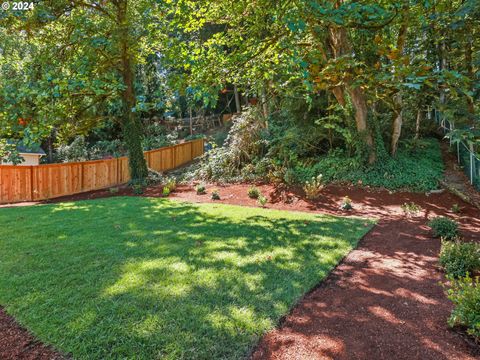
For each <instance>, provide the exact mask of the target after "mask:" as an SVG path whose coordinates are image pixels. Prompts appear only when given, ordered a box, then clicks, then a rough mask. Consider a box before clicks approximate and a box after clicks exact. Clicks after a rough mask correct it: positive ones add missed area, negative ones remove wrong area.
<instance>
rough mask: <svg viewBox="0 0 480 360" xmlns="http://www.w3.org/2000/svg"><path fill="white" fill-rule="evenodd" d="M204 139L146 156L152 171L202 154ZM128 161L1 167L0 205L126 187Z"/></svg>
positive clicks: (169, 167) (184, 162) (128, 174)
mask: <svg viewBox="0 0 480 360" xmlns="http://www.w3.org/2000/svg"><path fill="white" fill-rule="evenodd" d="M203 146H204V143H203V139H198V140H193V141H189V142H185V143H183V144H177V145H174V146H169V147H165V148H161V149H157V150H151V151H146V152H145V159H146V161H147V165H148V167H149V168H151V169H154V170H156V171H167V170H172V169H174V168H176V167H179V166H181V165H184V164H186V163H188V162H190V161H192V160H193V159H195V158H196V157H198V156H200V155H202V154H203ZM128 180H130V171H129V168H128V158H127V157H120V158H116V159H106V160H95V161H83V162H74V163H62V164H47V165H37V166H12V165H0V204H5V203H15V202H22V201H37V200H45V199H50V198H55V197H59V196H65V195H73V194H78V193H82V192H85V191H91V190H98V189H104V188H108V187H111V186H115V185H120V184H125V183H126V182H128Z"/></svg>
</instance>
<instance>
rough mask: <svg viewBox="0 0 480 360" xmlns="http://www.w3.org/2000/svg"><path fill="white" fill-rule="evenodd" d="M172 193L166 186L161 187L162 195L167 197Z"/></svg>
mask: <svg viewBox="0 0 480 360" xmlns="http://www.w3.org/2000/svg"><path fill="white" fill-rule="evenodd" d="M171 192H172V191H171V190H170V188H169V187H168V186H164V187H163V190H162V195H163V196H165V197H167V196H168V195H170V193H171Z"/></svg>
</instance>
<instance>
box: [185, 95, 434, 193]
mask: <svg viewBox="0 0 480 360" xmlns="http://www.w3.org/2000/svg"><path fill="white" fill-rule="evenodd" d="M305 106H307V104H305ZM295 116H297V117H295ZM298 116H299V115H298V114H297V115H296V114H295V113H294V112H282V113H279V114H276V115H272V116H270V117H269V118H268V126H267V123H266V122H265V121H266V120H265V119H262V116H261V114H260V113H259V112H258V111H257V110H255V109H249V110H248V111H246V112H244V113H243V114H242V115H241V116H238V117H236V118H235V119H234V123H233V126H232V127H231V129H230V132H229V134H228V137H227V138H226V140H225V142H224V144H223V146H220V147H216V148H214V149H213V150H211V151H209V152H208V153H207V154H206V155H205V156H204V158H203V160H202V162H201V164H200V165H199V168H198V169H197V170H196V172H195V174H194V176H195V177H197V178H202V179H205V180H210V181H219V182H242V181H247V182H252V181H267V182H274V183H285V184H288V185H307V184H309V183H312V182H315V181H317V180H318V177H319V176H321V178H322V183H352V184H358V185H362V186H372V187H380V188H386V189H389V190H405V189H406V190H413V191H428V190H432V189H436V188H437V187H438V181H439V179H441V177H442V174H443V161H442V157H441V152H440V145H439V142H438V140H436V139H434V138H427V139H421V140H412V141H404V142H402V143H401V144H400V148H399V150H398V152H397V154H396V156H395V157H391V156H390V155H389V154H388V153H387V152H386V150H385V148H384V139H383V138H382V136H381V134H379V135H378V136H377V138H376V140H375V141H376V144H377V147H378V150H377V154H378V155H377V156H378V159H377V161H376V162H375V163H374V164H368V163H367V152H366V151H364V149H363V148H362V143H361V141H360V139H357V140H355V135H354V129H349V128H348V127H347V128H345V129H342V131H340V130H339V133H338V134H335V135H334V134H330V135H331V137H330V138H329V137H328V136H327V134H325V133H324V125H322V124H319V123H318V121H312V120H310V121H305V122H302V121H300V120H299V118H298ZM332 143H333V144H335V145H333V144H332Z"/></svg>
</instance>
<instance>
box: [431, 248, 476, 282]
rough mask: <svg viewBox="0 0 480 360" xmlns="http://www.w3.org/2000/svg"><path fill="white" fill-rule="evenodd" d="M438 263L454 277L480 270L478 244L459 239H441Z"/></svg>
mask: <svg viewBox="0 0 480 360" xmlns="http://www.w3.org/2000/svg"><path fill="white" fill-rule="evenodd" d="M440 265H442V267H443V268H444V269H445V272H446V273H447V274H448V275H450V276H453V277H455V278H458V277H463V276H465V275H467V273H470V274H473V273H476V272H478V271H480V245H479V244H477V243H465V242H459V241H455V242H454V241H442V248H441V250H440Z"/></svg>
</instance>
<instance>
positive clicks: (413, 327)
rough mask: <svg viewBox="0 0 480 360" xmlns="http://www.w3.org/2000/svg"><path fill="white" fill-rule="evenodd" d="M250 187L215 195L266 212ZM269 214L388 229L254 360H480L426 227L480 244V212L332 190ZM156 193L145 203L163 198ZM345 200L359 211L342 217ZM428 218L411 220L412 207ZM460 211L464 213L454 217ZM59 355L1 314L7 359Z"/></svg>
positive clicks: (182, 193)
mask: <svg viewBox="0 0 480 360" xmlns="http://www.w3.org/2000/svg"><path fill="white" fill-rule="evenodd" d="M249 187H250V185H245V184H239V185H229V186H218V185H208V186H207V192H209V193H210V192H211V191H212V190H213V189H217V190H218V192H219V193H220V196H221V200H216V201H217V202H221V203H229V204H236V205H245V206H258V205H257V204H256V200H253V199H250V198H248V196H247V190H248V188H249ZM258 188H259V189H260V190H261V191H262V193H263V194H264V195H266V196H267V197H268V199H269V203H268V204H267V205H266V207H267V208H275V209H284V210H292V211H309V212H319V213H320V212H321V213H329V214H334V215H340V216H363V217H374V218H377V219H379V222H378V225H377V226H376V227H375V228H374V229H373V230H372V231H371V232H370V233H369V234H367V235H366V236H365V237H364V238H363V239H362V241H361V242H360V244H359V246H358V248H357V249H355V250H353V251H352V252H351V253H350V254H349V255H348V256H347V257H346V258H345V259H344V260H343V261H342V262H341V264H339V265H338V266H337V268H336V269H335V270H334V271H333V272H332V273H331V274H330V275H329V276H328V278H327V279H326V280H325V281H324V282H322V283H321V284H319V285H318V287H316V288H315V289H313V290H312V291H310V292H309V293H308V294H306V295H305V296H304V297H303V298H302V299H301V300H300V301H299V303H298V304H297V305H296V306H295V307H294V308H293V309H292V311H291V312H290V314H288V315H287V316H285V317H284V319H283V320H282V321H281V324H280V325H279V327H278V328H276V329H274V330H272V331H271V332H270V333H268V334H266V335H265V336H264V337H263V338H262V339H261V341H260V343H259V344H258V346H257V347H256V348H255V349H253V351H252V353H251V358H252V359H289V360H293V359H394V358H395V359H475V358H479V357H480V351H479V347H478V346H477V345H475V344H473V343H472V341H468V339H467V338H466V337H465V335H463V334H462V333H461V332H458V331H455V330H452V329H449V328H448V327H447V324H446V320H447V318H448V316H449V314H450V311H451V310H452V304H451V303H450V301H449V300H448V299H447V298H446V296H445V293H444V290H443V288H442V287H441V285H440V283H441V282H444V281H445V278H444V276H443V273H442V271H441V269H440V268H439V265H438V254H439V250H440V241H439V240H438V239H434V238H432V236H431V232H430V231H429V228H428V227H427V226H426V223H427V221H428V219H429V218H431V217H433V216H439V215H442V216H445V215H446V216H449V217H452V218H454V219H455V220H457V221H458V222H459V223H460V230H461V233H462V235H463V237H464V239H465V240H466V241H477V242H480V210H479V209H478V208H476V207H474V206H472V205H470V204H468V203H466V202H463V201H462V200H461V199H459V198H458V197H456V196H454V195H452V194H450V193H448V192H443V193H435V194H430V195H426V194H413V193H404V192H397V193H391V192H388V191H385V190H372V189H365V188H356V187H348V186H328V187H326V188H325V190H324V192H323V193H322V196H321V198H320V199H319V200H318V201H316V202H310V201H306V200H305V199H303V198H302V197H301V196H300V195H299V193H298V192H295V191H287V190H281V189H278V188H275V187H273V186H270V185H261V186H258ZM161 192H162V189H161V188H159V187H152V188H149V189H147V191H146V192H145V194H144V195H143V196H157V197H158V196H161V195H162V194H161ZM118 195H131V193H130V190H128V189H120V191H119V193H118V194H111V193H110V192H109V191H108V190H102V191H96V192H91V193H87V194H80V195H75V196H70V197H66V198H61V199H56V200H55V201H67V200H68V201H70V200H80V199H92V198H98V197H108V196H118ZM344 196H349V197H350V198H351V199H352V203H353V207H354V209H353V210H352V211H350V212H343V211H341V210H339V204H340V202H341V200H342V198H343V197H344ZM170 197H172V198H176V199H180V200H185V201H192V202H214V201H215V200H211V199H210V195H209V194H206V195H197V194H196V192H195V191H194V189H193V187H192V186H180V187H179V188H178V190H177V191H176V192H175V193H174V194H172V195H171V196H170ZM407 202H408V203H410V202H414V203H415V204H417V205H419V206H420V207H421V211H419V212H418V213H417V214H415V215H412V216H406V215H405V214H404V212H403V210H402V209H401V205H402V204H404V203H407ZM454 204H458V205H459V206H460V207H461V212H460V213H454V212H452V210H451V209H452V206H453V205H454ZM59 356H60V355H59V354H58V353H55V352H54V351H53V350H52V349H51V348H49V347H45V346H43V345H42V344H39V343H38V342H35V340H34V339H33V338H32V336H31V335H29V333H28V332H27V331H26V330H24V329H22V328H21V327H20V326H19V325H18V324H16V323H15V322H14V320H12V319H11V318H10V317H8V316H7V315H6V314H5V313H4V312H3V311H1V310H0V358H1V359H56V358H59Z"/></svg>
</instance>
